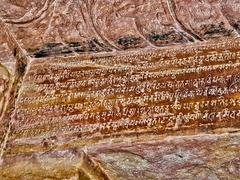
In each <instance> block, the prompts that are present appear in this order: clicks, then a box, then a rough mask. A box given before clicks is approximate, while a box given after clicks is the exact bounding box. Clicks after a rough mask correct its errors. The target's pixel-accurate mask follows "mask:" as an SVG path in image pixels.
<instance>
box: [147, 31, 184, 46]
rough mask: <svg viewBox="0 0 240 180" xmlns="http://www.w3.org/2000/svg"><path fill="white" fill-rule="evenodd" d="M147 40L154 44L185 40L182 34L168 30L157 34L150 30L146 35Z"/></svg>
mask: <svg viewBox="0 0 240 180" xmlns="http://www.w3.org/2000/svg"><path fill="white" fill-rule="evenodd" d="M148 40H149V41H150V42H152V43H154V44H156V45H165V44H169V43H180V42H181V43H183V42H186V40H185V39H184V36H183V35H182V34H180V33H178V32H176V31H170V32H168V33H165V34H158V33H156V32H152V33H151V34H149V35H148Z"/></svg>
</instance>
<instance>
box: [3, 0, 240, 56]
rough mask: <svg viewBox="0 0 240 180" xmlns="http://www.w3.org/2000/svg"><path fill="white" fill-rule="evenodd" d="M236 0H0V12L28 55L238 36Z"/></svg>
mask: <svg viewBox="0 0 240 180" xmlns="http://www.w3.org/2000/svg"><path fill="white" fill-rule="evenodd" d="M239 3H240V2H239V1H238V0H235V1H234V3H233V2H232V1H219V0H204V1H199V0H186V1H181V0H159V1H158V0H123V1H118V0H70V1H68V0H44V1H41V2H39V1H30V0H21V1H17V2H16V1H10V0H4V1H1V2H0V16H1V17H2V18H3V20H4V21H5V22H6V23H7V24H8V25H9V27H10V28H11V31H12V32H14V34H15V36H16V38H17V40H18V41H19V42H20V44H21V46H23V47H24V49H26V50H27V51H28V52H29V54H30V55H31V56H33V57H37V58H42V57H46V56H54V55H60V56H67V55H74V54H79V53H80V54H82V53H86V52H89V53H92V52H109V51H119V50H120V51H121V50H126V49H142V48H161V47H165V46H169V45H174V44H190V43H192V42H198V41H205V40H212V39H215V38H225V37H238V36H239V34H238V33H239V25H238V24H239V22H238V19H239ZM6 9H7V10H6ZM26 34H27V36H26Z"/></svg>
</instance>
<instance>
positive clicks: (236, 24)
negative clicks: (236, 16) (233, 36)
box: [232, 20, 240, 33]
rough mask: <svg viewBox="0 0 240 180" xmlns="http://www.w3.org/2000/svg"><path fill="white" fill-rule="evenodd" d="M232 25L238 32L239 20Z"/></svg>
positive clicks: (239, 28)
mask: <svg viewBox="0 0 240 180" xmlns="http://www.w3.org/2000/svg"><path fill="white" fill-rule="evenodd" d="M232 26H233V27H234V28H235V29H236V30H237V32H238V33H240V20H239V21H237V22H236V23H233V25H232Z"/></svg>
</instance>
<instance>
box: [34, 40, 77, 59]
mask: <svg viewBox="0 0 240 180" xmlns="http://www.w3.org/2000/svg"><path fill="white" fill-rule="evenodd" d="M69 53H72V51H71V50H70V49H69V48H68V47H66V46H64V45H63V44H62V43H48V44H45V45H44V46H43V47H42V48H41V49H38V50H37V51H36V52H35V53H34V57H35V58H42V57H48V56H52V55H59V54H69Z"/></svg>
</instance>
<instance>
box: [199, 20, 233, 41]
mask: <svg viewBox="0 0 240 180" xmlns="http://www.w3.org/2000/svg"><path fill="white" fill-rule="evenodd" d="M201 32H203V37H204V38H206V39H208V38H215V37H221V36H231V35H232V30H227V29H225V27H224V23H223V22H221V23H220V24H219V25H214V24H208V25H202V26H201Z"/></svg>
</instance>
